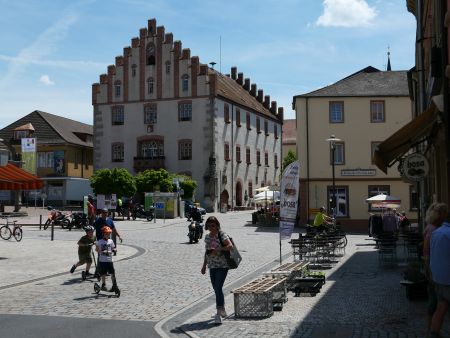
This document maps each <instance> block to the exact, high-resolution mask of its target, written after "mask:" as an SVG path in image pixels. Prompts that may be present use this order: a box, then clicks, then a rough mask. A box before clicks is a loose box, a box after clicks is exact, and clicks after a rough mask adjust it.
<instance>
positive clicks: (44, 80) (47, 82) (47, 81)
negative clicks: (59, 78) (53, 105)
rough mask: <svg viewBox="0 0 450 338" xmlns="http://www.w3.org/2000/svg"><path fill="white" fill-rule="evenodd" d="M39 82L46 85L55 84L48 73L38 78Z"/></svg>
mask: <svg viewBox="0 0 450 338" xmlns="http://www.w3.org/2000/svg"><path fill="white" fill-rule="evenodd" d="M39 82H41V83H43V84H45V85H46V86H52V85H54V84H55V82H53V81H52V80H50V77H49V76H48V75H46V74H45V75H42V76H41V77H40V78H39Z"/></svg>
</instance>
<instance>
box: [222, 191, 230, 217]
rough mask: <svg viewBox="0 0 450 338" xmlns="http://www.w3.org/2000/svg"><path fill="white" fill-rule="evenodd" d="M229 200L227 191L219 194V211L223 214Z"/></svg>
mask: <svg viewBox="0 0 450 338" xmlns="http://www.w3.org/2000/svg"><path fill="white" fill-rule="evenodd" d="M229 198H230V195H229V194H228V191H227V190H224V191H222V193H221V194H220V211H221V212H225V211H227V210H228V204H229V203H228V199H229Z"/></svg>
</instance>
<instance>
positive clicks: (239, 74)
mask: <svg viewBox="0 0 450 338" xmlns="http://www.w3.org/2000/svg"><path fill="white" fill-rule="evenodd" d="M236 82H237V83H239V84H240V85H241V86H242V84H243V83H244V73H238V78H237V80H236Z"/></svg>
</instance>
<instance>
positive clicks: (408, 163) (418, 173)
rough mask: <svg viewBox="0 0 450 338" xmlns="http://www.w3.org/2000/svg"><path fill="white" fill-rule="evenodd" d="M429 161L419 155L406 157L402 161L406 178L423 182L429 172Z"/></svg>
mask: <svg viewBox="0 0 450 338" xmlns="http://www.w3.org/2000/svg"><path fill="white" fill-rule="evenodd" d="M429 169H430V168H429V165H428V160H427V158H426V157H425V156H423V155H422V154H419V153H414V154H411V155H408V156H406V157H405V159H404V160H403V161H402V171H403V174H404V175H405V177H406V178H407V179H408V180H410V181H414V182H418V181H422V180H424V179H425V177H427V175H428V171H429Z"/></svg>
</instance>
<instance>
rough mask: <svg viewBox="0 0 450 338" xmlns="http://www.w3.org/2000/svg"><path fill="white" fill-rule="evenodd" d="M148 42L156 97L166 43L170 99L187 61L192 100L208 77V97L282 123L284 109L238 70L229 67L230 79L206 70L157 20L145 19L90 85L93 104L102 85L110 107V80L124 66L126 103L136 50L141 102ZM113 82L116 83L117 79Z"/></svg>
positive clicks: (160, 83) (159, 85) (177, 90)
mask: <svg viewBox="0 0 450 338" xmlns="http://www.w3.org/2000/svg"><path fill="white" fill-rule="evenodd" d="M149 38H150V40H151V41H148V43H150V44H153V45H154V46H155V47H156V48H155V49H156V60H155V67H156V72H155V75H156V81H157V83H156V91H157V98H158V99H159V98H161V97H162V92H161V91H162V82H161V81H162V68H163V67H162V61H163V60H162V59H161V54H162V45H163V44H166V45H167V44H168V45H170V46H171V51H172V52H173V58H174V60H175V61H178V62H174V64H173V75H172V76H173V88H174V92H173V97H174V98H178V97H180V95H179V90H180V88H179V83H180V82H179V78H180V75H181V74H180V61H182V60H188V63H189V68H190V74H189V75H190V80H191V94H192V97H195V96H197V93H198V90H199V88H198V84H199V83H200V82H199V81H198V77H201V76H208V78H209V81H208V82H207V83H208V84H209V92H210V95H215V96H220V97H222V98H224V99H227V100H230V101H233V102H235V103H236V104H238V105H241V106H243V107H246V108H248V109H250V110H253V111H255V112H259V113H261V114H262V115H265V116H267V117H269V118H272V119H277V120H278V121H280V122H282V121H283V108H281V107H280V108H277V103H276V101H270V96H269V95H265V96H263V91H262V90H261V89H259V90H258V89H257V86H256V84H251V83H250V79H249V78H246V79H244V78H243V73H237V68H236V67H232V68H231V76H224V75H223V74H221V73H219V72H217V71H215V70H214V69H211V68H208V66H207V65H205V64H201V63H200V60H199V57H198V56H191V52H190V50H189V48H182V44H181V41H174V39H173V34H172V33H165V29H164V26H157V25H156V19H150V20H148V26H147V28H141V29H140V30H139V37H134V38H132V39H131V47H124V48H123V55H120V56H116V58H115V64H114V65H110V66H108V68H107V73H106V74H101V75H100V78H99V82H98V83H94V84H92V104H93V105H96V104H97V103H98V94H99V93H100V91H101V89H100V86H101V85H107V89H106V96H107V103H108V104H112V103H113V102H112V94H113V83H112V82H113V79H114V76H115V75H116V71H117V68H118V67H123V74H124V75H123V76H122V77H123V81H122V82H121V83H123V85H124V89H123V95H124V96H123V102H128V71H129V70H128V68H129V61H128V60H129V58H130V56H131V54H132V48H134V49H137V52H138V53H139V60H140V61H139V62H140V64H139V74H140V76H139V81H140V85H139V90H140V95H139V97H140V100H141V101H143V100H144V97H145V77H144V74H145V49H146V46H147V45H148V44H147V39H149ZM116 82H118V81H117V80H116Z"/></svg>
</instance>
